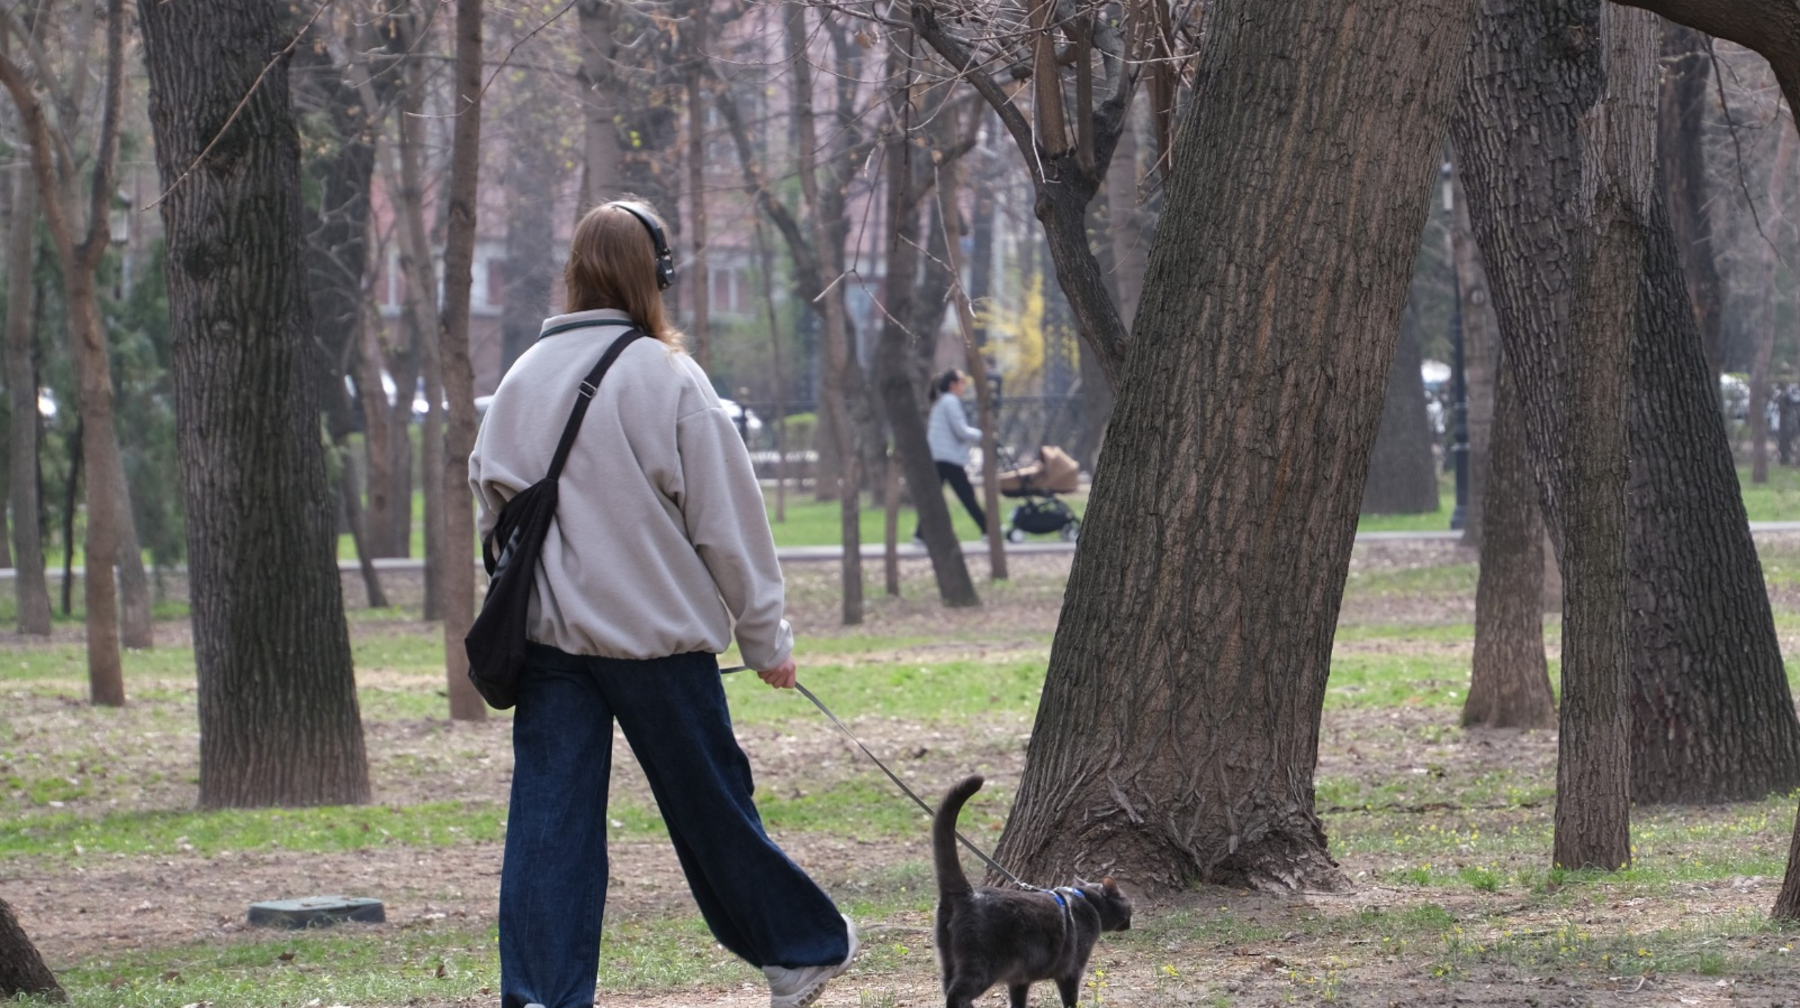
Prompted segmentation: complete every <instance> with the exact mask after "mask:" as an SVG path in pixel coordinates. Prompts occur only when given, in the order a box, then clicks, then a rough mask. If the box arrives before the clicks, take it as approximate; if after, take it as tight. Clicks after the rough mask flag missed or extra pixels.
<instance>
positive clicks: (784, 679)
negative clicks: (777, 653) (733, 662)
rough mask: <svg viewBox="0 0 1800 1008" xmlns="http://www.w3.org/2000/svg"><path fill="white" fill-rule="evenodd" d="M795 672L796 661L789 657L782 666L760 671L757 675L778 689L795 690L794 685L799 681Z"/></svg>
mask: <svg viewBox="0 0 1800 1008" xmlns="http://www.w3.org/2000/svg"><path fill="white" fill-rule="evenodd" d="M795 672H796V669H795V666H794V659H793V657H792V656H789V657H788V659H787V660H786V661H784V662H782V663H781V664H780V665H777V666H775V667H774V668H766V669H758V670H757V672H756V674H757V675H759V676H762V681H763V682H766V683H768V684H769V685H770V686H773V687H775V688H776V689H793V688H794V683H795V682H796V681H797V678H796V675H795Z"/></svg>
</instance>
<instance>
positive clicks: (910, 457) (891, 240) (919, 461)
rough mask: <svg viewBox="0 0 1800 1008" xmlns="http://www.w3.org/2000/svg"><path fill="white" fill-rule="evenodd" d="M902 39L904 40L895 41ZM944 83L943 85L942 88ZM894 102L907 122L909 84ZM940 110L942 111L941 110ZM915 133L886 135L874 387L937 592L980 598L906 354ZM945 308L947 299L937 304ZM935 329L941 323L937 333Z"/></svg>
mask: <svg viewBox="0 0 1800 1008" xmlns="http://www.w3.org/2000/svg"><path fill="white" fill-rule="evenodd" d="M895 44H896V45H898V43H895ZM890 65H891V66H892V67H894V69H895V71H896V72H899V67H900V66H902V65H903V63H902V61H901V60H900V59H899V58H898V57H897V58H895V59H894V60H893V61H892V62H891V64H890ZM943 90H944V89H942V88H940V89H939V91H940V92H941V91H943ZM896 95H897V96H898V97H897V98H896V100H895V101H894V102H893V103H892V112H893V116H894V121H895V122H896V123H897V124H899V123H904V122H905V121H906V120H905V116H906V103H907V102H908V100H909V99H910V97H911V96H910V94H909V93H908V91H907V90H906V89H904V88H902V89H900V90H898V91H896ZM939 111H940V114H942V110H941V109H940V110H939ZM914 144H915V138H914V137H912V136H910V135H909V134H908V133H907V132H906V131H905V130H904V129H900V128H896V129H895V130H894V131H893V132H892V133H891V134H890V136H889V139H888V142H887V180H886V181H887V200H886V208H887V229H886V230H887V234H888V239H887V262H886V264H885V265H886V275H885V276H884V278H883V280H884V284H883V295H882V309H883V315H884V316H885V319H886V321H885V323H884V324H883V325H882V327H881V341H880V343H879V344H878V345H877V347H876V380H875V384H876V388H877V389H878V390H879V392H880V394H881V405H882V409H883V411H884V412H885V413H886V414H887V421H888V428H889V430H891V431H892V432H893V437H894V450H895V452H896V453H897V454H898V455H899V457H900V464H901V465H902V466H903V467H904V470H905V473H906V485H907V486H908V487H909V488H910V489H911V490H912V498H913V507H915V508H917V509H918V513H919V534H920V535H921V536H923V537H924V538H925V551H926V553H927V554H929V555H930V557H931V567H932V571H933V572H934V573H935V574H936V575H937V585H938V597H939V599H940V600H941V601H942V602H943V603H944V604H945V605H947V606H974V605H980V604H981V598H980V596H978V595H977V594H976V593H975V582H974V581H973V580H972V579H971V578H970V577H969V567H968V564H967V562H966V561H965V560H964V558H963V552H962V546H961V545H960V544H959V543H958V542H957V541H956V530H955V528H954V527H953V526H952V525H951V524H950V508H949V505H947V504H946V503H945V502H944V494H943V491H942V489H941V484H940V482H939V480H938V475H937V463H935V462H934V461H932V457H931V448H930V445H929V443H928V442H927V441H926V436H925V415H924V410H923V408H922V407H921V405H920V403H919V392H918V383H917V381H916V380H915V376H914V373H913V370H914V369H913V366H912V361H911V359H910V357H909V354H908V352H907V351H908V346H909V344H910V343H911V342H912V341H913V340H914V339H915V338H916V337H915V336H914V334H913V333H912V332H909V331H908V329H907V326H906V324H905V321H904V320H907V319H912V318H914V317H915V316H918V317H923V316H924V314H925V313H923V312H920V311H919V310H918V296H917V285H918V283H919V280H918V274H919V271H920V269H921V264H920V261H919V246H920V244H921V242H920V237H921V236H920V234H919V216H920V213H919V203H918V201H917V198H916V196H915V193H917V192H919V191H920V190H921V189H922V188H923V186H924V182H923V180H917V179H915V178H914V176H913V172H912V165H913V158H912V150H913V147H914ZM935 307H937V308H938V310H939V311H940V312H941V311H942V305H941V303H940V304H938V305H937V306H935ZM936 334H937V331H936V328H935V326H934V327H933V329H932V331H931V335H932V336H933V337H935V336H936Z"/></svg>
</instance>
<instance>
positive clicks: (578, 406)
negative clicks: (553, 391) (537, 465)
mask: <svg viewBox="0 0 1800 1008" xmlns="http://www.w3.org/2000/svg"><path fill="white" fill-rule="evenodd" d="M589 324H592V323H589ZM643 335H644V331H643V330H641V329H632V330H631V331H629V332H627V333H625V335H623V336H620V337H619V338H618V339H616V340H613V344H612V346H609V347H607V348H606V352H605V353H603V354H601V355H600V362H599V363H598V364H595V365H594V369H593V370H592V371H589V372H588V374H587V377H586V378H583V379H582V380H581V386H580V390H579V393H578V394H577V395H576V396H575V407H574V408H573V409H571V410H570V411H569V422H568V423H567V424H565V425H564V426H563V432H562V440H561V441H558V442H557V443H556V454H555V455H554V456H553V457H551V459H550V471H549V472H548V473H546V474H545V476H544V478H545V479H556V478H557V477H558V476H560V475H562V467H563V463H564V462H565V461H567V460H568V458H569V449H570V448H571V447H573V446H574V444H575V434H576V432H578V431H580V430H581V418H582V417H584V416H586V415H587V408H588V403H590V402H593V401H594V393H595V392H598V391H599V390H600V379H602V378H604V377H606V372H607V369H608V368H610V367H612V365H613V361H615V360H618V359H619V354H621V353H623V352H624V350H625V347H626V346H627V345H628V344H630V343H631V341H632V340H635V339H637V338H638V337H640V336H643Z"/></svg>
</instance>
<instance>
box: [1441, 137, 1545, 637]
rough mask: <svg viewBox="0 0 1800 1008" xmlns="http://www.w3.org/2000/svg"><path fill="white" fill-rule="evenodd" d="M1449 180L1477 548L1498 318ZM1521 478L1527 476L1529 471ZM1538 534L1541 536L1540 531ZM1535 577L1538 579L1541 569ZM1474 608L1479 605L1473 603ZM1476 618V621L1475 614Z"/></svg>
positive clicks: (1457, 186) (1496, 376) (1468, 524)
mask: <svg viewBox="0 0 1800 1008" xmlns="http://www.w3.org/2000/svg"><path fill="white" fill-rule="evenodd" d="M1450 184H1451V193H1452V197H1451V227H1450V262H1451V266H1452V268H1453V269H1455V270H1456V295H1457V297H1458V299H1459V300H1460V301H1461V310H1460V315H1461V321H1462V342H1463V372H1464V374H1465V376H1466V380H1465V384H1466V385H1467V390H1468V399H1469V407H1468V413H1467V416H1468V430H1469V460H1468V466H1469V493H1468V506H1467V508H1466V509H1465V510H1464V512H1463V538H1462V542H1463V545H1464V546H1470V547H1474V548H1475V549H1481V548H1482V534H1483V533H1482V529H1483V527H1484V526H1485V524H1486V520H1485V518H1484V517H1483V514H1482V512H1483V510H1484V509H1485V508H1486V507H1487V495H1488V484H1487V481H1488V477H1489V474H1490V473H1492V472H1493V467H1492V464H1491V463H1490V461H1489V459H1488V452H1489V451H1491V450H1492V444H1493V443H1492V441H1491V432H1492V430H1493V425H1494V413H1495V410H1496V409H1497V406H1496V402H1497V400H1498V399H1499V391H1498V390H1499V381H1500V332H1499V330H1500V323H1499V321H1498V320H1496V319H1495V318H1494V300H1493V296H1492V294H1490V293H1489V289H1488V277H1487V270H1486V268H1484V267H1483V266H1482V264H1481V249H1480V248H1479V247H1478V246H1477V245H1476V244H1475V234H1474V232H1473V231H1472V230H1470V227H1469V200H1468V197H1467V196H1466V195H1465V194H1464V192H1463V189H1462V176H1461V172H1460V171H1456V170H1453V171H1452V172H1451V173H1450ZM1522 436H1523V435H1521V437H1522ZM1520 450H1521V451H1522V450H1523V448H1521V449H1520ZM1526 477H1527V479H1529V478H1530V471H1529V470H1527V471H1526ZM1533 492H1534V493H1535V491H1533ZM1531 513H1532V515H1533V516H1534V519H1533V520H1534V521H1535V522H1536V523H1537V525H1538V527H1539V528H1540V529H1541V528H1542V526H1543V519H1542V517H1541V516H1538V512H1537V506H1536V504H1535V503H1534V504H1533V505H1532V510H1531ZM1539 538H1542V533H1541V532H1540V534H1539ZM1540 549H1541V547H1540ZM1539 580H1540V581H1541V580H1542V574H1541V573H1540V574H1539ZM1476 608H1477V610H1479V608H1480V605H1479V603H1478V604H1477V606H1476ZM1476 618H1477V621H1478V622H1479V619H1480V616H1479V613H1478V614H1477V617H1476ZM1540 622H1541V621H1540ZM1541 636H1542V635H1541V634H1540V637H1541Z"/></svg>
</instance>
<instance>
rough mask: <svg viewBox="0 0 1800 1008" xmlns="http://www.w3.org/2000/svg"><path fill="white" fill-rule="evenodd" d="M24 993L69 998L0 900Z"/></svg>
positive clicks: (0, 986) (14, 977)
mask: <svg viewBox="0 0 1800 1008" xmlns="http://www.w3.org/2000/svg"><path fill="white" fill-rule="evenodd" d="M14 289H15V290H16V289H17V288H14ZM20 994H32V995H36V996H38V997H41V998H44V999H46V1000H49V1001H57V1002H62V1001H67V1000H69V995H68V994H66V993H64V992H63V989H62V984H59V983H57V982H56V974H54V973H52V972H50V967H48V966H45V965H44V957H43V956H41V955H38V950H37V946H35V945H33V944H32V943H31V938H30V936H29V935H27V934H26V933H25V929H24V928H22V927H20V926H19V918H18V917H17V916H15V915H14V914H13V908H12V907H11V906H10V905H8V904H7V902H6V901H5V900H3V899H0V998H5V999H7V1000H11V999H12V998H15V997H17V996H19V995H20Z"/></svg>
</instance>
